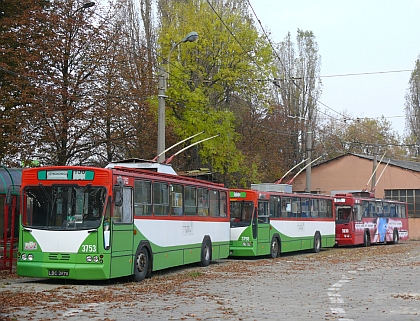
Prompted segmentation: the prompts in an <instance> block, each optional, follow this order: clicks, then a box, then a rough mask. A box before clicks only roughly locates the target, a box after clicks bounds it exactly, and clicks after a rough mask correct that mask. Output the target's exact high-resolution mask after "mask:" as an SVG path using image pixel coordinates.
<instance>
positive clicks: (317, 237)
mask: <svg viewBox="0 0 420 321" xmlns="http://www.w3.org/2000/svg"><path fill="white" fill-rule="evenodd" d="M319 251H321V235H320V234H319V232H316V233H315V236H314V253H319Z"/></svg>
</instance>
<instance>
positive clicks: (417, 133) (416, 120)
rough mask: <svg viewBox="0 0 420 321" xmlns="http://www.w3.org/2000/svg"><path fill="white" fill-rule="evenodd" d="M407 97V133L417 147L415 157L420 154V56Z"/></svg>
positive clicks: (410, 81) (412, 74)
mask: <svg viewBox="0 0 420 321" xmlns="http://www.w3.org/2000/svg"><path fill="white" fill-rule="evenodd" d="M408 84H409V87H408V89H407V93H406V95H405V117H406V131H407V134H408V137H411V138H410V141H412V142H413V141H414V142H415V143H416V145H417V150H416V151H415V156H418V155H419V154H420V55H419V56H418V58H417V60H416V61H415V66H414V70H413V72H412V73H411V77H410V80H409V82H408Z"/></svg>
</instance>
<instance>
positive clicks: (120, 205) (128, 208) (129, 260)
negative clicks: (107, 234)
mask: <svg viewBox="0 0 420 321" xmlns="http://www.w3.org/2000/svg"><path fill="white" fill-rule="evenodd" d="M114 191H115V192H114V195H116V196H115V197H116V200H115V202H114V212H113V217H112V224H111V277H113V278H114V277H118V276H124V275H130V274H132V271H133V266H134V265H133V237H134V222H133V205H132V203H133V202H132V195H133V192H132V188H131V187H125V186H124V187H115V188H114ZM121 196H122V197H121Z"/></svg>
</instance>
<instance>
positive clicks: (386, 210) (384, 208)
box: [382, 202, 391, 217]
mask: <svg viewBox="0 0 420 321" xmlns="http://www.w3.org/2000/svg"><path fill="white" fill-rule="evenodd" d="M382 212H383V216H385V217H389V216H390V214H391V212H390V206H389V204H388V203H385V202H384V203H382Z"/></svg>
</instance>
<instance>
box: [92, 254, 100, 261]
mask: <svg viewBox="0 0 420 321" xmlns="http://www.w3.org/2000/svg"><path fill="white" fill-rule="evenodd" d="M93 262H96V263H98V262H99V257H98V256H96V255H95V256H94V257H93Z"/></svg>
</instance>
